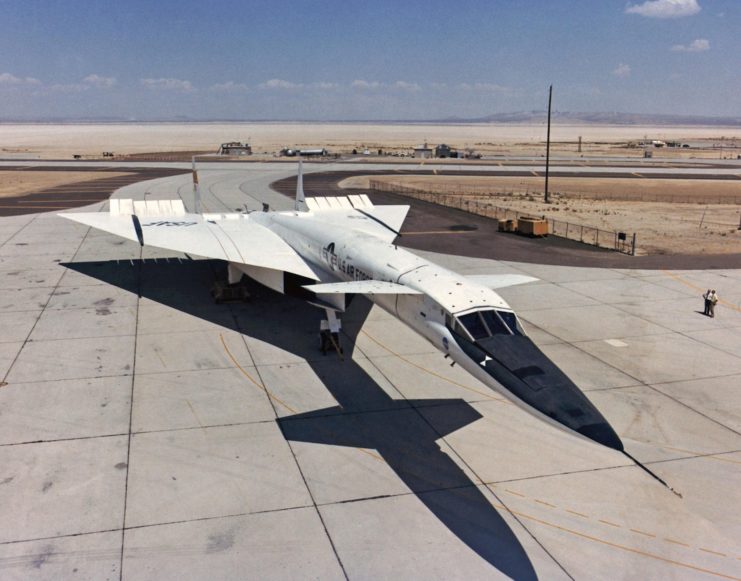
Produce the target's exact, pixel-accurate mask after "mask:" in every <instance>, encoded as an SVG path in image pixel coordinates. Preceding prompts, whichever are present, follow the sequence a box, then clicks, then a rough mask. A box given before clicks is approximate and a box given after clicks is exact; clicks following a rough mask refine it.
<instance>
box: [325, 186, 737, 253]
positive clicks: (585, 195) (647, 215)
mask: <svg viewBox="0 0 741 581" xmlns="http://www.w3.org/2000/svg"><path fill="white" fill-rule="evenodd" d="M371 182H374V183H375V184H376V187H378V188H380V189H388V190H389V191H395V192H402V191H403V190H404V189H407V188H410V189H413V190H417V191H419V192H425V193H433V194H436V197H437V201H438V202H439V203H444V204H446V205H451V206H454V207H460V206H461V202H462V201H463V202H464V203H465V200H467V201H468V203H469V205H468V206H464V207H476V202H478V203H479V207H480V206H484V207H485V206H486V205H488V204H490V205H492V206H496V207H498V208H506V209H509V210H514V211H517V212H521V213H525V214H531V215H533V216H545V217H547V218H549V219H554V220H560V221H564V222H570V223H571V224H574V225H580V226H581V225H583V226H585V227H587V226H588V227H592V228H599V229H602V230H606V231H617V232H628V233H633V232H636V233H637V236H638V244H637V247H638V253H639V254H672V253H682V254H725V253H739V252H741V230H738V227H739V224H740V220H741V210H740V209H739V203H741V186H740V185H739V182H737V181H724V180H657V179H628V178H610V179H588V178H553V179H552V180H551V181H550V186H549V191H550V193H551V200H550V203H548V204H546V203H545V202H544V200H543V179H542V178H535V177H533V178H506V177H496V176H495V177H486V176H466V177H461V176H435V175H433V176H380V177H378V176H373V178H372V179H371V178H368V177H364V176H357V177H353V178H349V179H347V180H344V181H343V182H341V184H340V185H342V186H343V187H347V188H351V187H358V188H367V187H369V186H370V185H372V184H371ZM424 199H428V198H427V197H425V198H424ZM433 199H435V198H433ZM487 215H488V214H487ZM572 231H573V230H572Z"/></svg>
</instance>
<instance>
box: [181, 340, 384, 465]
mask: <svg viewBox="0 0 741 581" xmlns="http://www.w3.org/2000/svg"><path fill="white" fill-rule="evenodd" d="M219 338H220V339H221V344H222V345H223V346H224V351H226V354H227V355H228V356H229V359H231V360H232V363H234V365H235V366H236V368H237V369H239V370H240V371H241V372H242V374H243V375H244V376H245V377H246V378H247V379H249V380H250V381H251V382H252V383H253V384H255V385H256V386H257V387H258V388H259V389H261V390H262V391H264V392H265V393H266V394H267V396H268V397H269V398H270V399H272V400H273V401H275V402H276V403H279V404H280V405H282V406H283V407H284V408H286V409H287V410H288V411H289V412H291V413H292V414H296V413H298V412H297V411H296V410H295V409H293V408H292V407H291V406H289V405H288V404H287V403H285V402H284V401H282V400H281V399H279V398H277V397H276V396H275V395H273V394H272V393H270V391H268V389H267V388H266V387H265V386H264V385H262V384H261V383H258V382H257V381H256V380H255V379H254V378H253V377H252V376H251V375H250V374H249V373H247V372H246V371H245V370H244V368H243V367H242V366H241V365H240V364H239V363H238V362H237V360H236V359H235V358H234V355H232V352H231V351H229V347H227V345H226V341H225V340H224V335H223V334H221V333H219ZM188 405H190V402H188ZM192 409H193V407H192V406H191V410H192ZM193 415H195V411H194V412H193ZM196 419H198V418H197V417H196ZM199 423H200V422H199ZM355 449H356V450H358V451H360V452H362V453H363V454H367V455H368V456H370V457H371V458H374V459H376V460H380V461H383V458H381V456H379V455H378V454H374V453H373V452H371V451H370V450H365V449H364V448H355Z"/></svg>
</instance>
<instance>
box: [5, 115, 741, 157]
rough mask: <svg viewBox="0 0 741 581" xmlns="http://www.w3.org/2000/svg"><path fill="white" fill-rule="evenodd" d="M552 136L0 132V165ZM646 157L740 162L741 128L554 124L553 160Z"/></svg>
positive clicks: (377, 131) (486, 132)
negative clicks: (647, 150)
mask: <svg viewBox="0 0 741 581" xmlns="http://www.w3.org/2000/svg"><path fill="white" fill-rule="evenodd" d="M545 135H546V128H545V124H544V123H532V124H488V123H473V124H472V123H468V124H466V123H460V124H453V123H451V124H429V123H395V124H392V123H386V124H379V123H138V124H137V123H121V124H115V123H110V124H101V123H98V124H95V123H90V124H77V125H73V124H0V158H9V159H18V158H23V157H25V158H41V159H44V158H45V159H49V158H62V159H70V158H72V156H73V155H80V156H82V157H96V158H97V157H100V156H101V155H102V152H104V151H106V152H112V153H114V154H115V155H130V154H141V153H149V152H155V151H156V152H184V151H192V150H198V151H212V152H214V153H215V152H216V151H217V150H218V148H219V145H220V144H221V143H224V142H227V141H235V140H237V141H248V142H249V143H251V144H252V146H253V151H254V152H255V153H256V154H263V155H270V156H272V155H273V154H274V153H275V152H277V151H278V150H279V149H281V148H282V147H299V148H300V147H324V148H327V149H328V150H329V151H330V153H349V152H351V151H352V150H353V149H356V150H358V151H359V152H362V151H363V150H365V149H366V148H367V149H368V151H369V153H371V154H373V155H376V154H377V152H378V150H379V149H382V150H383V151H384V152H390V153H394V154H401V153H407V154H408V153H411V150H412V148H413V147H414V146H416V145H419V144H422V143H425V142H427V143H428V144H430V145H431V146H433V147H434V146H435V145H437V144H439V143H446V144H448V145H450V146H452V147H454V148H457V149H460V150H465V149H466V148H471V149H473V150H475V151H476V152H479V153H482V154H484V155H543V154H544V153H545ZM580 137H581V138H582V150H581V154H582V155H584V156H592V155H613V156H615V155H619V156H630V157H642V156H643V148H641V147H636V144H637V143H638V142H640V141H644V140H646V139H648V140H652V139H656V140H663V141H670V140H673V141H680V142H682V143H686V144H688V145H690V146H691V147H690V148H686V149H685V148H668V147H662V148H651V151H652V154H653V156H654V157H655V158H667V159H673V158H677V157H682V158H693V157H694V158H714V159H719V158H729V159H731V158H732V159H735V158H736V156H737V155H739V154H741V127H701V126H687V127H669V126H643V125H629V126H625V125H584V124H562V123H556V124H554V125H553V127H552V131H551V151H552V153H553V154H554V155H558V154H564V155H565V154H568V155H578V154H579V151H578V140H579V138H580Z"/></svg>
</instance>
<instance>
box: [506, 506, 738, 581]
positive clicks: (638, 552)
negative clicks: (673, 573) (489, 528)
mask: <svg viewBox="0 0 741 581" xmlns="http://www.w3.org/2000/svg"><path fill="white" fill-rule="evenodd" d="M512 513H513V514H516V515H517V516H521V517H523V518H526V519H529V520H532V521H535V522H537V523H540V524H543V525H545V526H548V527H552V528H555V529H558V530H560V531H563V532H565V533H569V534H572V535H576V536H577V537H581V538H583V539H587V540H590V541H594V542H595V543H600V544H602V545H607V546H609V547H614V548H616V549H621V550H623V551H627V552H629V553H634V554H636V555H642V556H644V557H648V558H650V559H656V560H657V561H662V562H664V563H669V564H670V565H676V566H677V567H684V568H685V569H691V570H693V571H699V572H700V573H707V574H708V575H713V576H714V577H720V578H722V579H732V580H733V581H741V577H733V576H731V575H726V574H725V573H719V572H718V571H712V570H710V569H705V568H703V567H698V566H696V565H691V564H690V563H683V562H682V561H675V560H674V559H668V558H667V557H662V556H661V555H656V554H654V553H649V552H647V551H641V550H640V549H635V548H633V547H628V546H625V545H621V544H618V543H613V542H612V541H608V540H605V539H600V538H599V537H593V536H592V535H587V534H585V533H581V532H579V531H575V530H573V529H569V528H567V527H562V526H560V525H557V524H555V523H551V522H548V521H545V520H541V519H539V518H536V517H534V516H531V515H529V514H525V513H522V512H516V511H512Z"/></svg>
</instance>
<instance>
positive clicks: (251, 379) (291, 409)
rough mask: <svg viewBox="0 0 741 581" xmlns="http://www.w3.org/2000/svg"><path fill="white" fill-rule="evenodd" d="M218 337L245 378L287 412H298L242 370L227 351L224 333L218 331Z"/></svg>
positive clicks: (229, 353)
mask: <svg viewBox="0 0 741 581" xmlns="http://www.w3.org/2000/svg"><path fill="white" fill-rule="evenodd" d="M219 338H220V339H221V344H222V345H223V346H224V351H226V354H227V355H228V356H229V359H231V360H232V363H234V366H235V367H236V368H237V369H239V370H240V371H241V372H242V375H244V376H245V377H246V378H247V379H249V380H250V381H251V382H252V383H253V384H255V385H256V386H257V387H258V388H259V389H261V390H262V391H264V392H265V393H266V394H267V396H268V397H269V398H270V399H272V400H273V401H275V402H277V403H279V404H280V405H282V406H283V407H284V408H286V409H287V410H288V411H289V412H291V413H292V414H296V413H298V412H297V411H296V410H295V409H293V408H292V407H291V406H289V405H288V404H287V403H285V402H283V401H281V400H280V399H278V398H277V397H275V396H274V395H273V394H272V393H270V392H269V391H268V390H267V388H266V387H265V386H264V385H262V384H261V383H258V382H257V381H255V379H253V377H252V376H251V375H250V374H249V373H247V372H246V371H245V370H244V368H243V367H242V366H241V365H240V364H239V363H238V362H237V360H236V359H235V358H234V355H232V352H231V351H229V347H227V345H226V341H225V340H224V335H223V334H221V333H219Z"/></svg>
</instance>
